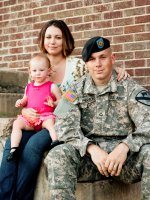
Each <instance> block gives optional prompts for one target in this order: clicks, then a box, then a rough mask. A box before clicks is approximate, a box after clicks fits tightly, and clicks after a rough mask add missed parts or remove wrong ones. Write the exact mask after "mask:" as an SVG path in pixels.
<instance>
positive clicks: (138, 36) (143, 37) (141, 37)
mask: <svg viewBox="0 0 150 200" xmlns="http://www.w3.org/2000/svg"><path fill="white" fill-rule="evenodd" d="M149 38H150V33H139V34H135V41H143V40H149Z"/></svg>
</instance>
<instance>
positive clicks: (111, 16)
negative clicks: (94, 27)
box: [104, 11, 123, 19]
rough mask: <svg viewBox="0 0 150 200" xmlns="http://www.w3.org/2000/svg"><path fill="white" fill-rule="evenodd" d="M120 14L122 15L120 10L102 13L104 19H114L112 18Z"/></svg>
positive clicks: (118, 16)
mask: <svg viewBox="0 0 150 200" xmlns="http://www.w3.org/2000/svg"><path fill="white" fill-rule="evenodd" d="M122 16H123V15H122V12H121V11H114V12H108V13H104V19H114V18H120V17H122Z"/></svg>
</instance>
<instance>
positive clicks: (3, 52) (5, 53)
mask: <svg viewBox="0 0 150 200" xmlns="http://www.w3.org/2000/svg"><path fill="white" fill-rule="evenodd" d="M0 55H8V49H0Z"/></svg>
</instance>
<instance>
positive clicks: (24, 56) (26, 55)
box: [17, 54, 31, 60]
mask: <svg viewBox="0 0 150 200" xmlns="http://www.w3.org/2000/svg"><path fill="white" fill-rule="evenodd" d="M17 58H18V60H30V58H31V54H21V55H18V57H17Z"/></svg>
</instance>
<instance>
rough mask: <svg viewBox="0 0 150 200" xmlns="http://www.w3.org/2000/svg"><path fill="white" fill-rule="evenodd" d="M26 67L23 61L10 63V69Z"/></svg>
mask: <svg viewBox="0 0 150 200" xmlns="http://www.w3.org/2000/svg"><path fill="white" fill-rule="evenodd" d="M23 66H24V65H23V62H21V61H18V62H10V63H9V67H10V68H22V67H23Z"/></svg>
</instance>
